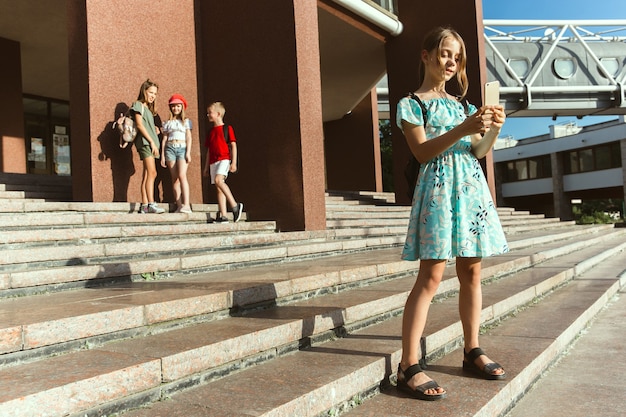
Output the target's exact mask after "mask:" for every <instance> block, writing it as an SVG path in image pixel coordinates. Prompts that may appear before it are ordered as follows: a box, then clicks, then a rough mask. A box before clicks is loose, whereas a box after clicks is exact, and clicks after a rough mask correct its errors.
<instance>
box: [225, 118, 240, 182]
mask: <svg viewBox="0 0 626 417" xmlns="http://www.w3.org/2000/svg"><path fill="white" fill-rule="evenodd" d="M223 130H224V140H225V141H226V144H227V145H228V148H229V151H230V154H231V156H232V150H230V149H231V148H230V137H229V136H230V132H229V130H230V129H229V128H228V125H227V124H226V123H224V127H223ZM237 150H239V148H237ZM235 163H236V164H237V171H235V172H233V174H236V173H237V172H238V171H239V152H237V160H236V161H235Z"/></svg>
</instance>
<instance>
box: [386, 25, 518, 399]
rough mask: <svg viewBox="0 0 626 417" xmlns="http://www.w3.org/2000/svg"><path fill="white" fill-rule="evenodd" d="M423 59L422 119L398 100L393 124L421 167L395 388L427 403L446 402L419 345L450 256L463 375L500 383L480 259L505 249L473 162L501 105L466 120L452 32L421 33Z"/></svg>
mask: <svg viewBox="0 0 626 417" xmlns="http://www.w3.org/2000/svg"><path fill="white" fill-rule="evenodd" d="M421 61H422V62H421V64H422V69H423V70H424V71H423V74H424V78H423V81H422V84H421V85H420V87H419V89H418V90H417V91H416V92H415V94H416V95H417V96H418V97H419V99H421V101H422V102H423V104H424V105H425V108H426V110H427V114H426V115H424V114H423V112H422V108H421V107H420V104H419V103H418V102H417V100H415V99H414V98H411V97H405V98H403V99H402V100H400V102H399V103H398V107H397V123H398V126H399V127H400V128H401V129H402V131H403V133H404V136H405V138H406V141H407V143H408V145H409V148H410V149H411V152H412V153H413V155H414V156H415V157H416V158H417V160H418V161H419V162H420V163H421V166H420V171H419V175H418V181H417V185H416V187H415V191H414V194H413V206H412V210H411V219H410V222H409V229H408V232H407V238H406V243H405V246H404V250H403V252H402V258H403V259H406V260H411V261H414V260H418V259H419V260H420V269H419V273H418V275H417V279H416V282H415V285H414V287H413V289H412V291H411V293H410V294H409V297H408V299H407V302H406V305H405V309H404V316H403V324H402V358H401V360H400V364H399V365H398V388H399V389H401V390H403V391H405V392H408V393H410V394H411V395H412V396H414V397H416V398H419V399H422V400H431V401H432V400H438V399H442V398H444V397H445V396H446V391H445V390H444V389H443V388H442V387H440V386H439V385H438V384H437V383H436V382H435V381H433V380H432V379H430V378H429V377H428V376H426V374H424V373H423V372H422V369H421V368H420V366H419V359H420V357H421V355H420V352H419V350H420V339H421V337H422V334H423V332H424V327H425V324H426V316H427V314H428V309H429V306H430V303H431V301H432V299H433V297H434V295H435V293H436V292H437V288H438V286H439V283H440V282H441V279H442V276H443V273H444V269H445V267H446V261H447V260H448V259H451V258H456V271H457V275H458V279H459V282H460V293H459V312H460V316H461V323H462V325H463V334H464V353H465V355H464V360H463V369H464V370H466V371H471V372H473V373H475V374H478V375H479V376H481V377H483V378H485V379H502V378H504V377H505V372H504V370H503V369H502V367H501V366H500V365H499V364H497V363H495V362H492V361H491V360H490V359H489V358H488V357H487V356H486V355H485V354H484V352H483V351H482V350H481V349H480V348H479V347H478V346H479V344H478V332H479V328H480V312H481V310H482V292H481V258H483V257H487V256H492V255H498V254H502V253H505V252H507V251H508V246H507V243H506V239H505V237H504V233H503V231H502V226H501V225H500V220H499V219H498V214H497V212H496V208H495V205H494V203H493V201H492V198H491V195H490V192H489V187H488V185H487V182H486V180H485V177H484V174H483V172H482V169H481V167H480V164H479V162H478V159H480V158H483V157H484V156H485V155H486V154H487V153H488V152H489V151H490V150H491V148H492V146H493V144H494V143H495V141H496V139H497V137H498V134H499V132H500V129H501V128H502V125H503V123H504V120H505V117H506V116H505V114H504V110H503V108H502V106H484V107H481V108H480V109H477V108H476V107H475V106H473V105H468V111H467V114H468V115H467V116H466V111H465V108H464V106H463V104H462V103H461V101H460V100H462V99H463V97H464V96H465V94H466V92H467V89H468V82H467V75H466V72H465V66H466V55H465V45H464V42H463V39H462V38H461V36H460V35H459V34H458V33H457V32H456V31H454V30H453V29H451V28H437V29H435V30H433V31H431V32H430V33H429V34H427V35H426V37H425V40H424V47H423V50H422V51H421ZM452 78H456V82H457V83H458V86H459V90H460V91H461V98H460V99H459V98H457V97H454V96H452V95H450V94H448V93H447V92H446V90H445V87H446V82H447V81H449V80H451V79H452ZM424 116H426V117H424ZM424 119H426V123H424Z"/></svg>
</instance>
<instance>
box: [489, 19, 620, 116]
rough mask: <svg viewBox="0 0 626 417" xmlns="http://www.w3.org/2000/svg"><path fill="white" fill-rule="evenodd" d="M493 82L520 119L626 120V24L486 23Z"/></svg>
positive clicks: (613, 22)
mask: <svg viewBox="0 0 626 417" xmlns="http://www.w3.org/2000/svg"><path fill="white" fill-rule="evenodd" d="M484 27H485V33H484V36H485V52H486V55H487V56H486V58H487V71H488V79H489V80H490V81H493V80H497V81H499V82H500V84H501V86H502V87H501V96H500V100H501V103H502V104H503V105H504V106H505V110H506V112H507V114H510V115H515V116H552V117H553V118H556V117H557V116H578V117H582V116H586V115H613V114H626V95H625V91H624V84H625V83H626V20H582V21H567V20H545V21H544V20H485V21H484Z"/></svg>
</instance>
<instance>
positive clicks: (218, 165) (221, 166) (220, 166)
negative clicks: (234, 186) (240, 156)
mask: <svg viewBox="0 0 626 417" xmlns="http://www.w3.org/2000/svg"><path fill="white" fill-rule="evenodd" d="M209 168H210V170H211V184H215V177H216V176H217V175H223V176H224V178H227V177H228V173H229V171H230V159H222V160H221V161H217V162H214V163H212V164H211V165H210V166H209Z"/></svg>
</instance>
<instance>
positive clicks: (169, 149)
mask: <svg viewBox="0 0 626 417" xmlns="http://www.w3.org/2000/svg"><path fill="white" fill-rule="evenodd" d="M185 153H187V146H172V145H171V144H169V143H168V144H167V145H165V160H166V161H168V162H176V161H178V160H179V159H182V160H183V161H184V160H185Z"/></svg>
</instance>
